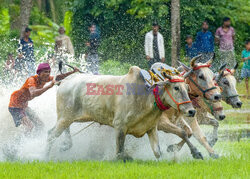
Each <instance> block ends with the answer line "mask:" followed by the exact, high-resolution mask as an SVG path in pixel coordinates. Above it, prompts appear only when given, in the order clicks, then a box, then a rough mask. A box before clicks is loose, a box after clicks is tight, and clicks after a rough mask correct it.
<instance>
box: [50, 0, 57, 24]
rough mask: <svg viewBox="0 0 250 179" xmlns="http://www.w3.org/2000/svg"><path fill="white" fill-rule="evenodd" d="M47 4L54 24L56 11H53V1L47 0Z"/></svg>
mask: <svg viewBox="0 0 250 179" xmlns="http://www.w3.org/2000/svg"><path fill="white" fill-rule="evenodd" d="M49 4H50V11H51V15H52V20H53V22H56V9H55V3H54V0H49Z"/></svg>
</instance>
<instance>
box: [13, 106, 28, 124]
mask: <svg viewBox="0 0 250 179" xmlns="http://www.w3.org/2000/svg"><path fill="white" fill-rule="evenodd" d="M9 112H10V114H11V115H12V118H13V120H14V123H15V125H16V127H18V126H20V125H21V120H22V118H24V117H26V113H25V109H23V108H11V107H9Z"/></svg>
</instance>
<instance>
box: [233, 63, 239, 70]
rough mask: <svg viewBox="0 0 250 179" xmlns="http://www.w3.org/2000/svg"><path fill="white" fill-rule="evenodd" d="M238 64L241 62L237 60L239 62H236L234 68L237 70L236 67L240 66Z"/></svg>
mask: <svg viewBox="0 0 250 179" xmlns="http://www.w3.org/2000/svg"><path fill="white" fill-rule="evenodd" d="M238 66H239V63H238V62H237V63H236V64H235V66H234V69H235V70H236V69H237V68H238Z"/></svg>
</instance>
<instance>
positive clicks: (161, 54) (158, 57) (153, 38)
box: [145, 22, 165, 68]
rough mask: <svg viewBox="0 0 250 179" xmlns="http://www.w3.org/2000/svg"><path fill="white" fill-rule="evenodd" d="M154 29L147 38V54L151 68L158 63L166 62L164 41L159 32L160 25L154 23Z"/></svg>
mask: <svg viewBox="0 0 250 179" xmlns="http://www.w3.org/2000/svg"><path fill="white" fill-rule="evenodd" d="M152 28H153V30H151V31H150V32H148V33H147V34H146V36H145V53H146V59H147V61H148V66H149V68H150V67H151V65H152V64H154V63H156V62H165V49H164V39H163V36H162V35H161V33H160V32H159V25H158V24H157V23H156V22H154V23H153V26H152Z"/></svg>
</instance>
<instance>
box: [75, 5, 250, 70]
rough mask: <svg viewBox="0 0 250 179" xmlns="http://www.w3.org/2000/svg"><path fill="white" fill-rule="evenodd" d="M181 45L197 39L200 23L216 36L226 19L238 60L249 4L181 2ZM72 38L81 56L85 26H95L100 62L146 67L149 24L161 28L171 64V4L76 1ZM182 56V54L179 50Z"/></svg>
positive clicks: (83, 47)
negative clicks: (233, 34) (188, 37)
mask: <svg viewBox="0 0 250 179" xmlns="http://www.w3.org/2000/svg"><path fill="white" fill-rule="evenodd" d="M180 3H181V12H180V14H181V42H182V47H184V44H185V37H186V35H193V36H194V37H195V36H196V33H197V32H198V31H199V30H200V29H201V23H202V21H204V20H207V21H208V22H209V23H210V30H211V31H212V33H215V31H216V29H217V28H218V27H219V26H221V24H222V18H223V17H224V16H229V17H231V19H232V25H233V26H234V27H235V29H236V33H237V36H236V42H235V49H236V54H237V56H236V57H237V59H238V60H239V54H240V52H241V50H242V48H243V41H244V40H245V39H246V38H248V36H249V31H250V29H249V27H250V26H249V24H250V19H249V18H250V11H249V7H250V5H249V3H250V2H249V1H248V0H225V1H214V0H181V1H180ZM71 10H72V12H73V13H74V15H73V21H72V27H73V32H72V37H73V40H74V46H75V48H76V53H77V54H80V53H84V52H85V50H86V47H85V46H84V42H86V41H87V40H88V35H89V32H88V29H87V27H88V25H89V24H90V23H91V22H96V23H97V24H98V25H99V26H100V29H101V38H102V42H101V46H100V53H101V54H102V59H103V60H107V59H115V60H119V61H122V62H124V61H125V62H129V63H131V64H135V65H140V66H142V67H145V63H144V62H145V56H144V36H145V33H146V32H147V31H149V30H151V24H152V21H154V20H157V21H158V22H159V24H160V25H161V30H160V32H161V33H162V34H163V36H164V39H165V48H166V58H167V62H170V50H171V31H170V15H171V12H170V11H171V2H170V0H144V1H142V0H126V1H125V0H100V1H94V0H88V1H87V0H75V1H74V2H73V3H72V9H71ZM181 54H182V55H184V51H183V50H182V53H181Z"/></svg>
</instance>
